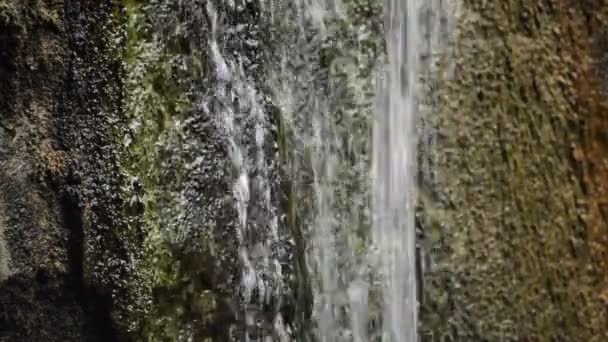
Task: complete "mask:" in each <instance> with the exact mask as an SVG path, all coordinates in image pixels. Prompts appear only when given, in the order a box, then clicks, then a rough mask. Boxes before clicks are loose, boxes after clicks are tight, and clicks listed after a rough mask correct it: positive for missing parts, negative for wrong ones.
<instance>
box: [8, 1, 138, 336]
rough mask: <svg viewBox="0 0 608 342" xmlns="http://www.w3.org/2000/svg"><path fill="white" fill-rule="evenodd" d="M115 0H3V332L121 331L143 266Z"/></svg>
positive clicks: (74, 333)
mask: <svg viewBox="0 0 608 342" xmlns="http://www.w3.org/2000/svg"><path fill="white" fill-rule="evenodd" d="M115 10H118V9H117V8H115V6H114V4H113V3H112V2H111V1H76V0H65V1H59V0H48V1H36V0H27V1H25V0H24V1H21V0H19V1H17V0H15V1H11V0H9V1H2V2H0V340H2V341H83V340H86V341H113V340H119V339H120V336H121V334H120V333H119V331H120V330H121V329H120V325H113V324H112V318H111V315H112V314H111V312H114V314H115V315H120V312H121V309H119V307H120V306H121V305H122V304H124V303H121V299H120V298H125V296H124V294H125V292H124V291H125V290H124V286H123V284H124V283H123V281H124V278H125V275H126V274H129V273H130V269H131V268H132V265H131V260H132V258H131V257H132V255H130V252H129V251H128V250H129V248H128V246H127V244H128V241H134V240H132V239H131V238H130V237H128V236H126V230H125V229H124V227H125V224H124V218H123V216H122V206H123V203H122V198H121V191H120V188H119V185H120V182H121V177H120V174H119V172H118V171H119V170H118V169H117V165H118V164H117V159H116V153H115V147H116V144H115V143H114V141H115V138H114V129H115V127H117V123H118V118H119V115H120V113H121V98H120V96H121V95H120V94H121V89H120V79H119V75H120V64H119V63H118V62H117V60H116V57H117V56H118V54H117V52H116V51H114V50H113V48H112V46H113V44H112V35H113V33H114V32H115V31H116V28H117V27H118V26H117V25H118V21H117V20H116V18H114V17H113V13H118V12H119V11H117V12H114V11H115Z"/></svg>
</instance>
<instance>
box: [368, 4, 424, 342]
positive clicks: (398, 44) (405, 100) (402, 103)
mask: <svg viewBox="0 0 608 342" xmlns="http://www.w3.org/2000/svg"><path fill="white" fill-rule="evenodd" d="M419 7H420V4H419V0H386V1H385V11H386V22H385V35H386V50H387V55H388V63H387V66H386V73H385V75H384V80H383V82H382V83H381V85H380V87H379V89H378V93H377V96H378V100H379V101H378V106H377V108H376V120H375V122H374V132H373V158H372V160H373V162H372V189H373V222H372V237H373V240H374V244H375V245H376V247H377V248H378V250H379V253H380V264H381V272H382V279H383V288H382V291H383V297H384V304H383V309H384V310H383V323H384V324H383V336H384V338H383V340H385V341H391V342H397V341H404V342H415V341H417V334H416V324H417V301H416V272H415V269H416V263H415V256H416V253H415V252H416V227H415V220H414V218H415V204H416V191H415V181H414V175H415V174H416V165H415V162H416V148H417V132H416V115H417V111H418V110H417V94H416V91H417V78H418V65H419V60H418V59H419V56H418V46H417V45H418V43H419V36H418V13H419V9H420V8H419Z"/></svg>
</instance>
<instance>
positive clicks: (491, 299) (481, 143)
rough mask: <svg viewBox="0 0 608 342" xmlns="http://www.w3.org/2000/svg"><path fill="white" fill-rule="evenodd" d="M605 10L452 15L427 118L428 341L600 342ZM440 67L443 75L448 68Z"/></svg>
mask: <svg viewBox="0 0 608 342" xmlns="http://www.w3.org/2000/svg"><path fill="white" fill-rule="evenodd" d="M607 14H608V6H607V5H606V2H605V1H566V0H541V1H520V0H517V1H511V0H510V1H493V2H488V1H477V0H466V1H463V7H462V11H461V12H460V17H459V18H458V32H457V38H456V42H457V43H456V47H455V50H454V52H453V55H452V56H449V57H448V59H451V61H452V63H453V65H454V70H453V74H452V76H451V78H446V77H444V76H441V75H439V76H438V77H439V78H442V77H444V78H443V79H442V80H440V81H439V84H438V89H439V94H438V97H437V102H436V103H435V110H436V113H437V115H434V116H432V118H434V119H432V120H435V122H434V127H435V128H437V130H438V134H437V137H436V145H435V146H434V148H433V150H434V152H433V155H432V160H434V163H435V164H434V168H435V171H436V174H437V178H436V180H437V184H435V185H434V186H433V187H434V189H435V190H436V191H435V192H436V193H442V195H443V196H435V198H432V199H431V200H429V201H428V203H425V206H426V216H427V219H428V220H427V222H426V226H425V230H427V231H434V232H435V238H434V239H433V242H432V248H433V250H432V255H433V256H434V258H435V262H436V266H435V268H434V270H433V271H432V272H430V273H429V275H428V277H427V279H426V283H427V288H426V292H425V301H426V302H425V304H424V306H423V308H422V321H423V329H422V330H423V334H424V336H425V338H426V340H428V341H435V340H440V338H446V339H447V340H452V341H522V340H526V341H527V340H530V341H604V340H606V338H607V337H608V336H607V335H606V334H607V332H606V320H607V319H608V317H607V316H608V312H607V310H606V307H607V306H606V290H607V285H608V284H607V283H606V280H607V278H606V255H607V254H606V252H607V251H606V248H607V247H608V240H607V235H606V229H607V227H608V222H607V221H606V220H607V216H606V214H607V212H606V210H607V206H606V183H605V176H606V171H607V165H608V164H607V158H608V155H607V154H606V152H607V149H606V147H607V146H608V145H607V142H606V138H605V130H606V128H607V123H608V121H607V119H608V114H607V113H608V112H607V111H606V104H607V102H606V79H605V70H606V62H605V61H606V59H605V51H606V35H605V33H606V20H607V18H608V16H607ZM446 65H447V64H446Z"/></svg>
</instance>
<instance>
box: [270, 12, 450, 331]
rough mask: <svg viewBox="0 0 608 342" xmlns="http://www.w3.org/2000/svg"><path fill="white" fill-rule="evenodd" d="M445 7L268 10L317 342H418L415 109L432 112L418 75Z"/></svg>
mask: <svg viewBox="0 0 608 342" xmlns="http://www.w3.org/2000/svg"><path fill="white" fill-rule="evenodd" d="M447 5H448V1H445V0H431V1H423V0H385V1H384V2H382V1H377V2H371V3H367V4H365V5H361V4H360V3H358V2H350V1H349V2H347V1H342V2H340V1H328V0H308V1H296V2H294V4H293V5H291V6H290V5H284V6H277V5H276V4H275V6H273V7H272V8H273V24H272V25H271V26H274V27H277V28H280V29H277V32H278V31H280V34H279V33H275V34H276V36H275V37H276V38H275V39H274V40H273V41H276V42H280V43H278V45H279V46H278V47H277V51H276V60H275V63H273V67H271V68H269V70H272V75H269V77H268V83H269V88H270V89H272V92H273V95H274V97H273V100H274V103H275V104H276V105H277V106H278V108H280V110H281V113H282V115H283V116H284V119H285V122H286V124H287V126H288V132H287V133H286V134H287V135H288V137H287V140H288V141H289V146H288V147H287V150H289V151H290V172H289V173H290V175H291V176H292V178H293V179H292V180H293V182H294V183H296V189H297V191H296V197H297V198H296V199H295V201H297V210H296V214H294V215H297V216H298V217H304V218H305V220H301V221H302V222H301V225H302V227H301V228H302V229H303V230H304V232H305V233H306V237H307V245H308V248H307V255H306V257H307V260H308V266H309V268H310V270H311V274H312V283H313V292H314V293H313V297H314V303H313V317H312V319H313V321H314V329H313V330H314V339H315V340H316V341H323V342H341V341H344V342H346V341H354V342H372V341H383V342H415V341H418V336H417V324H418V322H417V321H418V319H417V316H418V315H417V312H418V300H417V298H416V297H417V284H418V283H420V282H421V279H417V273H416V272H417V269H420V268H421V267H417V261H419V260H417V258H416V255H417V254H420V253H421V252H417V241H416V239H417V228H416V224H415V213H416V206H417V187H418V181H417V180H416V177H415V175H416V174H418V173H419V171H420V170H419V169H420V168H419V167H418V166H417V159H418V150H419V149H420V148H421V146H420V145H421V143H420V142H419V140H420V139H419V136H420V137H425V136H426V135H428V132H427V128H424V127H423V126H424V125H422V121H424V120H422V118H421V117H420V115H419V113H422V112H424V114H425V115H427V114H429V112H430V111H429V110H428V108H426V109H425V110H421V109H420V108H421V107H423V105H424V104H425V103H424V102H425V101H422V99H421V97H423V96H427V95H429V93H428V88H430V86H429V84H424V81H423V79H425V77H424V76H425V75H426V76H428V75H430V74H431V73H432V72H433V71H434V69H433V68H434V66H433V62H434V61H436V58H435V57H434V56H435V54H437V53H439V52H441V50H442V48H443V45H445V42H444V41H442V38H441V37H442V35H444V32H443V31H445V30H446V22H445V18H446V16H447V11H448V7H447ZM426 79H427V80H428V78H426ZM425 86H426V87H425ZM425 139H426V140H429V139H427V138H425ZM429 172H430V171H428V170H426V171H424V173H425V174H427V173H429Z"/></svg>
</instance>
